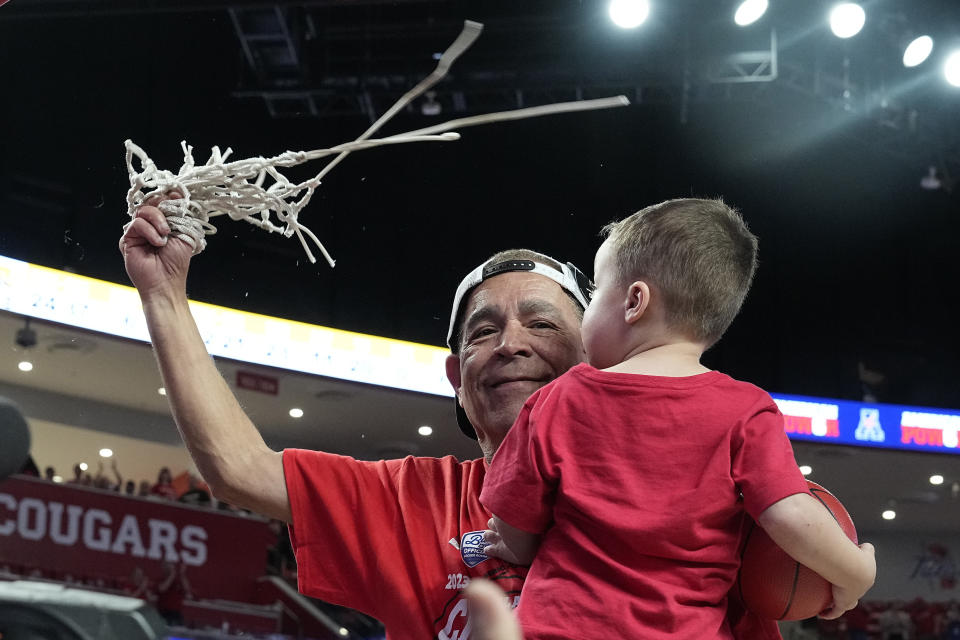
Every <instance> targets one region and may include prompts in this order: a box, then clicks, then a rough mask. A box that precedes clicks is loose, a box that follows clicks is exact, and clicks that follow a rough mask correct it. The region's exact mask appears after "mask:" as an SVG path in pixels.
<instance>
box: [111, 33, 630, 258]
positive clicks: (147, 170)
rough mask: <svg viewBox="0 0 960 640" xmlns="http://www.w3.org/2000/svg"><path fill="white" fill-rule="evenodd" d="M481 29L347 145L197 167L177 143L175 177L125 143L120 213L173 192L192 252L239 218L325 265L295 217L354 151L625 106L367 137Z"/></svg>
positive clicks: (541, 110)
mask: <svg viewBox="0 0 960 640" xmlns="http://www.w3.org/2000/svg"><path fill="white" fill-rule="evenodd" d="M482 29H483V25H481V24H480V23H477V22H471V21H469V20H468V21H467V22H466V23H465V24H464V28H463V31H461V33H460V35H459V36H458V37H457V39H456V40H455V41H454V42H453V44H452V45H450V47H449V48H448V49H447V50H446V51H445V52H444V54H443V55H442V56H441V57H440V61H439V63H438V64H437V68H436V69H434V71H433V73H431V74H430V75H429V76H427V77H426V78H424V80H423V81H421V82H420V83H419V84H418V85H417V86H415V87H414V88H412V89H411V90H410V91H408V92H407V93H405V94H404V95H403V96H402V97H401V98H400V99H399V100H398V101H397V102H396V104H394V105H393V106H392V107H390V109H388V110H387V112H386V113H384V114H383V115H382V116H380V118H379V119H378V120H377V121H376V122H374V123H373V124H372V125H371V126H370V128H369V129H367V130H366V131H365V132H363V134H362V135H361V136H360V137H359V138H357V139H356V140H354V141H353V142H346V143H344V144H341V145H338V146H336V147H331V148H329V149H317V150H314V151H287V152H285V153H282V154H280V155H278V156H274V157H272V158H262V157H256V158H248V159H246V160H234V161H233V162H227V158H228V157H229V156H230V154H231V153H232V150H231V149H227V150H226V151H224V152H222V153H221V151H220V149H219V148H218V147H213V149H212V150H211V153H210V158H209V159H208V160H207V162H206V163H205V164H203V165H199V166H197V164H196V162H195V161H194V158H193V147H191V146H190V145H188V144H187V143H186V142H182V143H181V146H182V148H183V165H181V167H180V169H179V171H177V173H173V172H172V171H166V170H163V169H158V168H157V166H156V164H155V163H154V162H153V160H151V159H150V156H148V155H147V153H146V152H145V151H144V150H143V149H141V148H140V147H139V146H137V145H136V144H134V143H133V142H132V141H131V140H127V141H126V142H125V143H124V145H125V147H126V150H127V155H126V164H127V173H128V174H129V176H130V190H129V191H127V213H128V214H129V215H130V218H131V220H132V219H133V218H134V216H135V215H136V210H137V207H139V206H140V205H141V204H143V202H144V201H145V200H146V199H147V198H149V197H150V196H153V195H156V194H169V193H172V192H179V194H180V195H181V196H182V197H181V198H177V199H170V200H164V201H163V202H161V203H160V205H159V208H160V210H161V211H162V212H163V213H164V215H165V216H166V217H167V222H168V224H169V225H170V229H171V230H172V232H173V233H174V234H175V235H176V236H177V237H179V238H181V239H183V240H184V241H186V242H187V243H188V244H190V245H191V246H192V247H193V252H194V253H195V254H196V253H199V252H201V251H203V249H204V248H205V247H206V240H205V236H207V235H210V234H213V233H216V231H217V229H216V227H214V226H213V224H212V223H211V222H210V219H211V218H213V217H216V216H221V215H226V216H229V217H230V219H232V220H243V221H245V222H248V223H250V224H254V225H256V226H258V227H260V228H261V229H266V230H267V231H270V232H276V233H281V234H283V235H284V236H285V237H290V236H292V235H296V236H297V238H298V239H299V240H300V244H301V245H302V246H303V249H304V251H305V252H306V254H307V257H308V258H309V259H310V262H316V258H315V257H314V255H313V252H312V251H311V250H310V245H309V244H308V243H307V238H309V239H310V240H311V241H313V243H314V244H315V245H316V246H317V248H318V249H319V250H320V252H321V253H322V254H323V257H324V258H326V260H327V262H328V263H329V264H330V266H331V267H332V266H333V265H334V260H333V258H332V257H330V254H329V253H328V252H327V250H326V248H324V246H323V243H321V242H320V240H319V239H318V238H317V236H316V235H315V234H314V233H313V232H312V231H310V229H308V228H307V227H305V226H303V225H302V224H300V222H299V219H298V216H299V214H300V212H301V211H302V210H303V208H304V207H306V206H307V204H308V203H309V202H310V198H311V197H313V193H314V191H315V190H316V189H317V187H318V186H320V181H321V180H322V179H323V177H324V176H325V175H326V174H327V173H329V172H330V171H331V170H332V169H333V168H334V167H335V166H336V165H337V164H339V163H340V162H341V161H342V160H343V159H344V158H345V157H347V155H349V154H350V153H351V152H353V151H359V150H362V149H369V148H372V147H379V146H382V145H387V144H402V143H406V142H447V141H453V140H459V139H460V135H459V134H457V133H454V132H452V131H450V130H451V129H454V128H464V127H470V126H474V125H478V124H486V123H490V122H498V121H502V120H518V119H521V118H532V117H537V116H542V115H548V114H554V113H565V112H571V111H587V110H592V109H605V108H609V107H620V106H625V105H627V104H629V102H628V100H627V99H626V98H625V97H624V96H615V97H612V98H601V99H597V100H580V101H576V102H562V103H556V104H550V105H544V106H540V107H531V108H528V109H516V110H513V111H501V112H498V113H488V114H484V115H480V116H473V117H470V118H460V119H457V120H450V121H448V122H444V123H442V124H438V125H435V126H432V127H426V128H424V129H418V130H416V131H408V132H406V133H401V134H397V135H393V136H388V137H386V138H371V137H370V136H372V135H373V134H374V133H375V132H376V131H377V130H378V129H379V128H380V127H381V126H383V125H384V124H385V123H386V122H387V121H388V120H390V118H392V117H393V116H394V115H396V114H397V113H398V112H399V111H400V110H401V109H403V108H404V107H406V106H407V104H409V103H410V102H412V101H413V100H415V99H416V98H417V97H419V96H420V95H422V94H423V93H424V92H426V91H427V90H429V89H430V87H432V86H433V85H435V84H436V83H437V82H439V81H440V80H441V79H443V77H444V76H446V75H447V72H448V71H449V69H450V66H451V65H452V64H453V62H454V61H455V60H456V59H457V58H458V57H459V56H460V54H462V53H463V52H464V51H466V50H467V49H468V48H469V47H470V45H471V44H473V42H474V41H475V40H476V39H477V37H479V35H480V32H481V30H482ZM330 156H336V157H334V158H333V159H332V160H331V161H330V162H328V163H327V164H326V166H324V167H323V169H322V170H321V171H320V172H319V173H318V174H317V175H316V176H314V177H313V178H311V179H309V180H305V181H303V182H298V183H294V182H291V181H290V180H288V179H287V178H286V177H285V176H284V175H283V174H282V173H280V171H279V169H281V168H287V167H293V166H296V165H300V164H303V163H305V162H309V161H311V160H318V159H321V158H327V157H330ZM134 157H136V158H137V159H138V160H139V164H140V168H139V170H137V168H135V167H134V160H133V158H134Z"/></svg>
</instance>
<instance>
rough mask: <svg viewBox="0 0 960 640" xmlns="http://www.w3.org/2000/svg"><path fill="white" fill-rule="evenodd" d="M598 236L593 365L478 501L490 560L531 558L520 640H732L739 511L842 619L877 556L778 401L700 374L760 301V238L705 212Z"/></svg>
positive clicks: (716, 204)
mask: <svg viewBox="0 0 960 640" xmlns="http://www.w3.org/2000/svg"><path fill="white" fill-rule="evenodd" d="M604 232H605V234H606V235H607V237H606V240H605V241H604V242H603V244H602V245H601V246H600V249H599V250H598V251H597V255H596V260H595V264H594V273H595V278H596V290H595V291H594V294H593V297H592V300H591V302H590V306H589V307H588V308H587V310H586V313H585V314H584V317H583V344H584V347H585V349H586V352H587V357H588V360H589V363H590V364H580V365H577V366H576V367H574V368H573V369H571V370H570V371H569V372H568V373H566V374H565V375H563V376H561V377H560V378H558V379H557V380H555V381H553V382H551V383H550V384H547V385H546V386H544V387H543V388H541V389H540V390H539V391H537V392H536V393H534V394H533V396H531V397H530V399H529V401H528V402H527V403H526V405H525V406H524V408H523V410H522V411H521V412H520V415H519V417H518V418H517V421H516V423H515V424H514V426H513V428H512V429H511V430H510V432H509V434H508V435H507V438H506V439H505V440H504V442H503V444H502V445H501V446H500V449H499V450H498V451H497V453H496V455H495V456H494V458H493V462H492V464H491V466H490V469H489V471H488V473H487V476H486V479H485V480H484V488H483V493H482V494H481V497H480V500H481V502H482V503H483V504H484V505H485V506H486V507H487V508H488V509H489V510H490V511H491V512H492V513H493V514H495V516H494V518H493V519H491V531H488V532H487V533H486V540H487V542H488V543H491V544H490V546H488V547H487V548H486V553H487V554H488V555H494V556H497V557H500V558H502V559H504V560H507V561H510V562H514V563H517V564H531V561H532V565H531V567H530V573H529V574H528V577H527V580H526V583H525V585H524V588H523V594H522V596H521V598H520V605H519V607H518V610H517V611H518V615H519V617H520V622H521V625H522V626H523V632H524V636H525V637H526V638H527V640H545V639H559V638H564V639H571V638H577V639H578V640H586V639H590V638H597V639H599V638H604V639H606V638H611V637H617V638H643V639H644V640H653V639H659V638H668V637H669V638H696V639H698V640H705V639H708V638H710V639H713V638H732V637H733V636H732V633H731V630H730V628H729V624H728V623H726V622H725V613H726V610H727V593H728V592H729V591H730V589H731V587H732V586H733V584H734V582H735V580H736V576H737V570H738V567H739V558H738V546H739V543H740V532H741V525H742V524H743V520H744V517H745V515H746V514H749V515H750V516H752V517H753V518H754V519H755V520H756V521H757V522H758V523H759V524H760V525H761V526H762V527H763V528H764V530H766V532H767V533H768V534H769V535H770V537H771V538H772V539H773V540H774V541H775V542H776V543H777V544H778V545H780V546H781V547H782V548H783V549H784V550H785V551H786V552H787V553H789V554H790V555H791V556H792V557H794V558H795V559H797V560H798V561H800V562H801V563H803V564H805V565H807V566H808V567H810V568H811V569H813V570H814V571H816V572H817V573H819V574H820V575H822V576H823V577H824V578H826V579H827V580H829V581H830V582H831V583H832V584H833V585H834V587H833V597H834V603H833V607H832V608H831V609H830V610H829V611H827V612H824V614H823V616H824V617H829V618H833V617H837V616H839V615H841V614H842V613H843V612H844V611H845V610H847V609H849V608H851V607H853V606H854V605H856V603H857V600H858V598H859V597H860V596H862V595H863V594H864V593H865V592H866V590H867V589H868V588H869V587H870V586H871V585H872V584H873V581H874V577H875V573H876V564H875V560H874V557H873V547H872V546H871V545H869V544H864V545H861V548H858V547H857V545H855V544H854V543H852V542H851V541H850V540H849V539H847V537H846V536H845V535H844V534H843V532H842V531H841V530H840V527H839V526H838V525H837V524H836V522H835V521H834V519H833V517H832V516H831V515H830V514H829V512H828V511H827V510H826V509H824V508H823V507H822V506H821V505H820V504H819V503H818V502H817V501H816V499H815V498H813V497H812V496H811V495H810V494H809V493H808V492H807V484H806V482H805V480H804V478H803V476H802V474H801V473H800V471H799V470H798V468H797V464H796V462H795V460H794V456H793V451H792V449H791V447H790V443H789V441H788V440H787V437H786V435H785V433H784V430H783V417H782V416H781V414H780V412H779V411H778V410H777V406H776V404H774V402H773V400H772V399H771V398H770V396H769V395H767V394H766V393H765V392H764V391H762V390H761V389H759V388H757V387H755V386H753V385H750V384H747V383H744V382H739V381H736V380H733V379H732V378H730V377H728V376H726V375H724V374H722V373H719V372H716V371H710V370H709V369H707V368H705V367H704V366H703V365H701V364H700V356H701V354H703V352H704V351H705V350H706V349H707V348H709V347H710V346H711V345H712V344H714V343H715V342H716V341H717V340H719V339H720V337H721V336H722V335H723V333H724V331H725V330H726V329H727V327H728V326H729V325H730V323H731V322H732V321H733V318H734V316H736V314H737V313H738V311H739V310H740V306H741V304H742V303H743V300H744V298H745V296H746V294H747V290H748V289H749V288H750V283H751V281H752V279H753V273H754V270H755V267H756V247H757V240H756V237H754V236H753V235H752V234H751V233H750V232H749V230H748V229H747V227H746V225H745V223H744V222H743V220H742V218H741V217H740V215H739V214H738V213H737V212H736V211H735V210H733V209H732V208H730V207H728V206H726V205H725V204H724V203H723V202H721V201H719V200H697V199H683V200H670V201H667V202H663V203H661V204H658V205H654V206H652V207H648V208H646V209H644V210H642V211H640V212H638V213H635V214H634V215H632V216H630V217H629V218H627V219H625V220H623V221H621V222H617V223H613V224H610V225H607V227H605V228H604ZM538 544H539V549H538V548H537V547H538ZM534 555H535V556H536V557H535V558H534Z"/></svg>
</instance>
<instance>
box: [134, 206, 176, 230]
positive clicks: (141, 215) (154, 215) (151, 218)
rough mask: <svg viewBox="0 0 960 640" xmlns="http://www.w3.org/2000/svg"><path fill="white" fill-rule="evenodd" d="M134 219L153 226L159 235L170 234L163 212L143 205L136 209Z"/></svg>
mask: <svg viewBox="0 0 960 640" xmlns="http://www.w3.org/2000/svg"><path fill="white" fill-rule="evenodd" d="M136 218H138V219H143V220H146V221H147V222H149V223H150V224H151V225H153V226H154V227H155V228H156V229H157V231H159V232H160V234H161V235H167V234H168V233H170V225H169V224H168V223H167V216H165V215H163V211H160V209H157V208H156V207H152V206H149V205H143V206H141V207H140V208H138V209H137V214H136Z"/></svg>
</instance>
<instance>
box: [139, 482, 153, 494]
mask: <svg viewBox="0 0 960 640" xmlns="http://www.w3.org/2000/svg"><path fill="white" fill-rule="evenodd" d="M150 487H151V485H150V481H149V480H141V481H140V488H139V489H138V490H137V495H138V496H140V497H141V498H148V497H150Z"/></svg>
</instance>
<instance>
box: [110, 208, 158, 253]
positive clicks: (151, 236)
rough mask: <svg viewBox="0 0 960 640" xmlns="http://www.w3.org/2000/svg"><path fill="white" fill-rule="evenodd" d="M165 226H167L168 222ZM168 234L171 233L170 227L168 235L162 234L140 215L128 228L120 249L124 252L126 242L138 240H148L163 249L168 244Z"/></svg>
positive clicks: (121, 240)
mask: <svg viewBox="0 0 960 640" xmlns="http://www.w3.org/2000/svg"><path fill="white" fill-rule="evenodd" d="M163 224H164V226H166V222H164V223H163ZM167 233H170V228H169V227H167V231H166V233H163V234H161V233H160V231H158V230H157V228H156V226H154V225H153V224H151V223H150V222H148V221H147V219H146V218H143V217H140V215H139V214H138V215H137V217H136V218H135V219H134V220H133V222H131V223H130V226H129V227H127V232H126V233H124V234H123V238H121V239H120V249H121V250H123V245H124V241H130V240H134V241H135V240H136V239H138V238H142V239H144V240H146V241H147V242H149V243H150V244H152V245H153V246H155V247H162V246H164V245H165V244H167V235H166V234H167Z"/></svg>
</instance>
